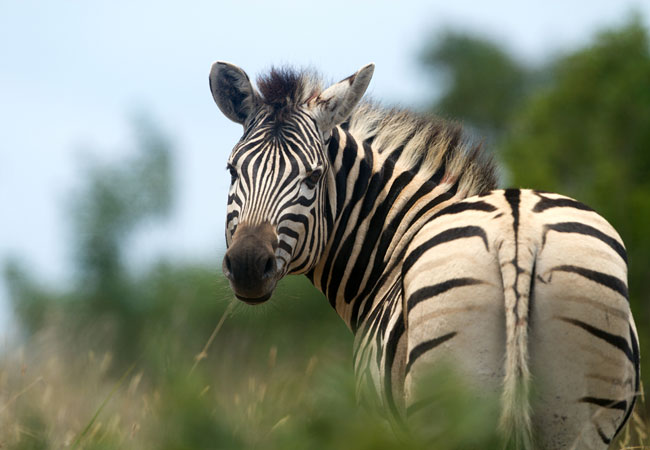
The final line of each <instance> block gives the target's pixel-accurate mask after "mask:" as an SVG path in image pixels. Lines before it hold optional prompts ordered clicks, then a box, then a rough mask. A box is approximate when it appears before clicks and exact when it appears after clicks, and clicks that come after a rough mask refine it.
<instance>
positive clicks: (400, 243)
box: [308, 127, 478, 332]
mask: <svg viewBox="0 0 650 450" xmlns="http://www.w3.org/2000/svg"><path fill="white" fill-rule="evenodd" d="M353 132H354V130H353V129H352V127H350V129H344V128H337V129H335V130H334V132H333V134H332V137H331V139H330V142H329V147H328V153H329V158H330V162H331V164H332V166H331V167H332V170H331V172H330V178H329V181H328V183H329V193H330V195H329V203H330V208H329V211H330V213H331V217H330V218H329V220H328V223H330V224H332V226H331V229H330V230H329V241H328V244H327V246H326V248H325V251H324V253H323V255H322V257H321V258H320V260H319V262H318V263H317V264H316V266H315V267H314V269H313V270H311V271H310V272H309V273H308V277H309V278H310V279H311V280H312V282H313V283H314V285H315V286H316V287H317V288H319V289H320V290H321V291H322V292H323V293H324V294H325V295H326V296H327V298H328V299H329V301H330V303H331V304H332V306H333V307H334V308H335V309H336V311H337V312H338V314H339V315H340V316H341V317H342V318H343V320H345V322H346V323H347V324H348V326H349V327H350V328H351V329H352V330H353V331H355V332H356V330H357V329H358V327H359V325H360V324H361V323H363V321H364V319H365V317H366V316H367V315H368V313H369V312H370V311H372V310H373V309H374V308H376V307H377V306H378V303H379V302H381V295H379V294H380V293H381V291H382V287H385V286H387V285H388V284H393V283H394V282H395V277H398V276H399V273H400V267H401V261H402V259H403V252H404V251H405V249H406V246H407V244H408V242H409V241H410V240H411V238H412V236H413V235H414V234H415V233H416V232H417V231H418V230H419V229H420V228H421V227H422V225H424V223H426V222H427V220H429V219H430V217H431V216H432V215H433V214H434V213H435V212H436V211H437V210H439V209H440V208H442V207H444V206H446V205H448V204H449V203H451V202H454V201H457V200H458V199H460V198H464V197H467V196H468V195H473V194H474V193H476V192H471V191H472V187H473V186H477V185H478V184H477V183H475V182H473V181H474V180H471V179H470V178H467V177H465V175H463V173H462V164H461V163H462V162H463V161H459V160H460V159H463V157H459V156H458V155H460V153H458V154H456V153H454V152H453V151H449V148H450V147H449V146H450V145H459V143H458V142H459V136H452V138H453V139H451V140H452V141H453V142H451V143H450V142H449V135H448V134H444V133H442V135H441V137H442V138H445V137H446V138H447V140H446V141H445V142H443V144H444V146H445V148H444V149H441V151H440V154H439V155H431V154H427V153H426V151H424V150H426V149H424V150H422V149H421V150H420V155H421V157H420V158H419V159H418V157H417V153H415V152H414V151H413V149H409V145H411V144H412V143H413V142H412V141H413V140H416V139H418V138H420V141H422V139H421V137H418V136H417V135H415V134H413V133H411V134H407V135H404V136H402V138H401V139H397V140H394V141H393V142H390V143H389V144H390V145H387V144H386V141H387V139H386V138H385V137H384V136H381V134H380V133H377V132H375V133H374V134H373V133H370V136H367V137H366V139H359V137H358V136H355V135H354V134H353ZM457 133H458V134H460V129H458V131H457ZM426 137H427V138H429V139H425V140H424V141H422V142H420V145H422V144H423V143H424V142H426V143H428V144H429V145H430V146H433V147H435V145H437V144H436V143H435V142H433V141H431V140H430V139H431V138H432V136H430V135H428V136H426ZM379 140H383V145H382V142H378V141H379ZM388 147H390V148H388ZM445 152H446V153H445ZM461 156H462V155H461ZM465 159H466V160H467V161H469V162H472V161H474V160H473V159H471V158H465ZM432 161H433V162H432ZM435 161H437V165H436V163H435ZM464 178H465V179H464ZM463 179H464V180H463Z"/></svg>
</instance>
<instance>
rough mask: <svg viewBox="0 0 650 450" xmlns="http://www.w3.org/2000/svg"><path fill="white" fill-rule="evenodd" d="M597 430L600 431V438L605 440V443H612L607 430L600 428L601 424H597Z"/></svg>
mask: <svg viewBox="0 0 650 450" xmlns="http://www.w3.org/2000/svg"><path fill="white" fill-rule="evenodd" d="M596 431H598V436H600V439H601V440H602V441H603V443H604V444H610V443H611V442H612V440H611V439H610V438H609V437H607V435H606V434H605V432H604V431H603V430H602V428H600V427H599V426H596Z"/></svg>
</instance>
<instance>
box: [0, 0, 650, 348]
mask: <svg viewBox="0 0 650 450" xmlns="http://www.w3.org/2000/svg"><path fill="white" fill-rule="evenodd" d="M632 11H638V12H640V13H641V15H642V17H643V18H644V20H645V23H647V18H648V17H650V2H647V1H646V2H640V1H632V0H622V1H611V0H590V1H585V0H577V1H571V2H566V1H562V2H559V1H558V2H553V1H549V0H546V1H527V2H521V1H499V0H493V1H490V2H484V1H482V2H479V1H467V0H454V1H453V2H452V1H446V2H441V1H416V0H403V1H400V2H395V1H353V0H348V1H340V0H335V1H330V2H318V3H315V2H307V1H288V0H276V1H237V2H217V1H212V2H208V1H195V2H171V1H164V0H158V1H124V0H113V1H94V2H82V1H80V0H79V1H74V0H67V1H60V2H55V1H47V0H43V1H38V2H37V1H33V0H15V1H11V0H5V1H2V2H0V124H1V125H0V261H1V260H3V259H4V258H6V257H7V256H9V255H13V256H17V257H19V258H20V259H21V260H22V261H23V262H24V264H25V265H26V266H27V267H29V268H30V270H32V271H33V273H34V274H35V275H36V276H38V277H39V278H42V279H44V280H46V281H47V282H48V283H52V284H54V285H64V284H65V282H66V279H67V277H68V276H69V271H70V266H69V255H68V254H67V253H66V252H67V246H66V240H67V239H68V237H69V229H68V228H67V224H68V222H67V211H68V210H66V207H67V203H66V199H67V197H68V194H69V193H70V192H71V191H72V190H74V188H75V186H78V178H79V175H80V169H81V168H82V167H83V164H82V163H81V161H82V160H83V159H84V157H85V158H86V159H87V158H88V157H91V158H96V159H98V160H100V161H113V160H119V158H121V157H123V156H125V155H126V154H128V151H129V148H130V146H131V145H132V137H131V128H130V117H132V116H133V115H134V114H137V113H140V112H145V113H148V114H149V115H150V116H151V117H152V118H153V119H154V120H155V121H156V122H157V123H158V124H159V125H160V127H161V128H162V129H163V130H165V131H166V132H167V133H168V134H169V135H170V137H171V138H172V140H173V142H174V143H175V146H176V155H175V161H176V177H177V180H178V191H177V194H176V200H177V202H176V208H175V211H174V214H173V217H172V218H171V219H170V220H169V221H168V223H166V224H162V225H160V226H156V227H155V228H150V229H147V230H145V231H144V232H142V233H140V235H139V237H138V239H137V240H136V242H135V243H134V245H133V250H132V255H131V264H132V266H133V267H134V270H137V267H138V266H139V265H140V264H142V263H143V262H145V261H147V260H150V259H152V258H155V257H158V256H161V255H163V256H164V255H167V256H174V257H178V258H185V259H187V260H195V259H203V260H205V261H208V262H209V261H214V265H215V268H216V269H218V267H219V266H220V263H219V261H218V258H217V255H218V254H219V252H220V250H221V248H222V247H223V222H224V216H225V197H226V190H227V183H228V177H227V176H226V174H225V169H224V167H225V159H226V157H227V154H228V152H229V151H230V148H231V147H232V145H233V143H234V142H235V141H236V140H237V139H238V137H239V132H240V129H239V126H237V125H235V124H233V123H231V122H229V121H228V120H227V119H225V118H224V117H222V116H221V115H220V113H219V111H218V109H217V108H216V106H215V105H214V103H213V101H212V98H211V96H210V93H209V90H208V82H207V75H208V70H209V68H210V65H211V63H212V61H214V60H216V59H221V60H227V61H231V62H233V63H235V64H238V65H240V66H241V67H243V68H244V69H245V70H246V71H247V72H248V73H249V74H250V75H251V76H253V77H254V76H255V75H256V74H258V73H260V72H261V71H263V70H265V69H268V67H270V66H271V65H273V64H275V65H277V64H282V63H290V64H292V65H296V66H311V67H314V68H316V69H318V70H319V71H320V72H321V73H323V74H324V75H325V76H326V77H327V78H331V79H332V80H338V79H340V78H343V77H346V76H347V75H349V74H351V73H353V72H354V71H356V70H357V69H358V68H359V67H361V66H362V65H364V64H366V63H368V62H374V63H376V70H375V75H374V78H373V81H372V83H371V87H370V90H369V92H370V94H371V95H372V96H373V97H375V98H377V99H379V100H382V101H383V102H386V103H399V104H402V105H405V106H415V107H417V106H421V105H423V104H425V103H426V101H427V100H429V99H430V98H431V95H432V93H433V92H434V89H433V87H432V86H431V81H430V80H429V79H428V78H427V77H426V76H424V74H423V73H422V72H421V71H420V69H419V67H418V65H417V61H416V57H417V54H418V52H419V50H420V49H421V48H422V44H423V42H424V41H425V39H426V38H427V37H428V36H431V35H435V33H436V32H437V31H439V30H443V29H444V28H446V27H458V28H462V29H468V30H473V31H476V32H479V33H483V34H486V35H490V36H494V37H495V38H496V39H497V40H499V41H501V42H503V43H504V44H505V45H507V46H508V47H509V48H511V49H512V50H513V51H514V52H515V53H516V54H518V55H519V56H521V57H522V58H525V59H526V60H528V61H542V60H543V59H544V58H545V57H548V56H549V55H553V54H555V53H558V52H562V51H566V50H569V49H571V48H575V47H577V46H579V45H582V44H584V43H585V42H587V41H588V39H589V37H590V36H591V35H593V33H594V31H595V30H597V29H600V28H602V27H607V26H612V25H616V24H620V23H621V22H623V21H624V20H625V19H626V17H627V16H628V15H629V14H630V13H631V12H632ZM6 300H7V293H6V292H5V286H4V285H3V283H2V282H1V281H0V336H1V335H2V334H3V332H2V330H3V329H6V328H7V327H8V326H9V325H10V322H11V321H10V320H9V318H10V315H9V314H8V312H7V301H6Z"/></svg>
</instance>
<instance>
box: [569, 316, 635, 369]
mask: <svg viewBox="0 0 650 450" xmlns="http://www.w3.org/2000/svg"><path fill="white" fill-rule="evenodd" d="M560 319H562V320H563V321H565V322H568V323H570V324H572V325H575V326H577V327H580V328H582V329H583V330H585V331H586V332H588V333H590V334H591V335H593V336H596V337H597V338H599V339H602V340H603V341H605V342H607V343H609V344H611V345H613V346H614V347H616V348H617V349H619V350H620V351H622V352H623V353H625V356H627V359H629V360H630V362H631V363H632V364H635V360H636V355H635V354H634V352H633V350H632V349H630V346H629V345H628V343H627V340H625V338H623V337H621V336H617V335H615V334H611V333H608V332H607V331H604V330H601V329H600V328H596V327H594V326H592V325H589V324H588V323H585V322H582V321H580V320H577V319H571V318H569V317H560ZM633 345H634V344H633Z"/></svg>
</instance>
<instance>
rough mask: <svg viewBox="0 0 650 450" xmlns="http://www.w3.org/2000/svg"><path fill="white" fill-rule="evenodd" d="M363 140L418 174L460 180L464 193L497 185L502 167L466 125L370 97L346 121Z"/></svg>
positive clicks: (460, 191)
mask: <svg viewBox="0 0 650 450" xmlns="http://www.w3.org/2000/svg"><path fill="white" fill-rule="evenodd" d="M343 125H344V127H346V128H347V130H348V132H349V133H350V134H351V135H352V136H354V137H355V138H356V139H357V140H359V141H366V142H372V149H373V151H374V152H376V153H378V154H379V155H383V156H384V157H386V158H387V157H388V155H389V154H390V155H391V159H392V160H393V161H397V164H399V165H400V166H401V167H403V168H405V169H406V170H414V171H417V173H418V176H422V177H424V178H433V177H434V174H436V173H438V175H440V169H441V168H442V169H443V176H442V179H441V180H442V181H445V182H451V183H453V182H456V181H458V189H457V192H458V194H459V196H460V197H462V198H464V197H469V196H472V195H477V194H483V193H486V192H488V191H490V190H492V189H495V188H496V187H497V174H496V167H495V165H494V161H493V159H492V157H491V155H489V154H487V153H486V152H485V151H484V150H483V147H482V145H481V143H476V142H472V141H471V140H470V139H469V138H468V137H467V136H466V135H465V133H464V132H463V128H462V126H461V125H460V124H459V123H457V122H451V121H447V120H444V119H441V118H439V117H436V116H433V115H427V114H421V113H415V112H413V111H409V110H406V109H401V108H384V107H381V106H379V105H377V104H375V103H373V102H369V101H364V102H362V103H361V104H360V105H359V106H358V107H357V108H356V110H355V111H354V112H353V113H352V115H351V116H350V118H349V119H348V121H347V122H346V123H344V124H343Z"/></svg>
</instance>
